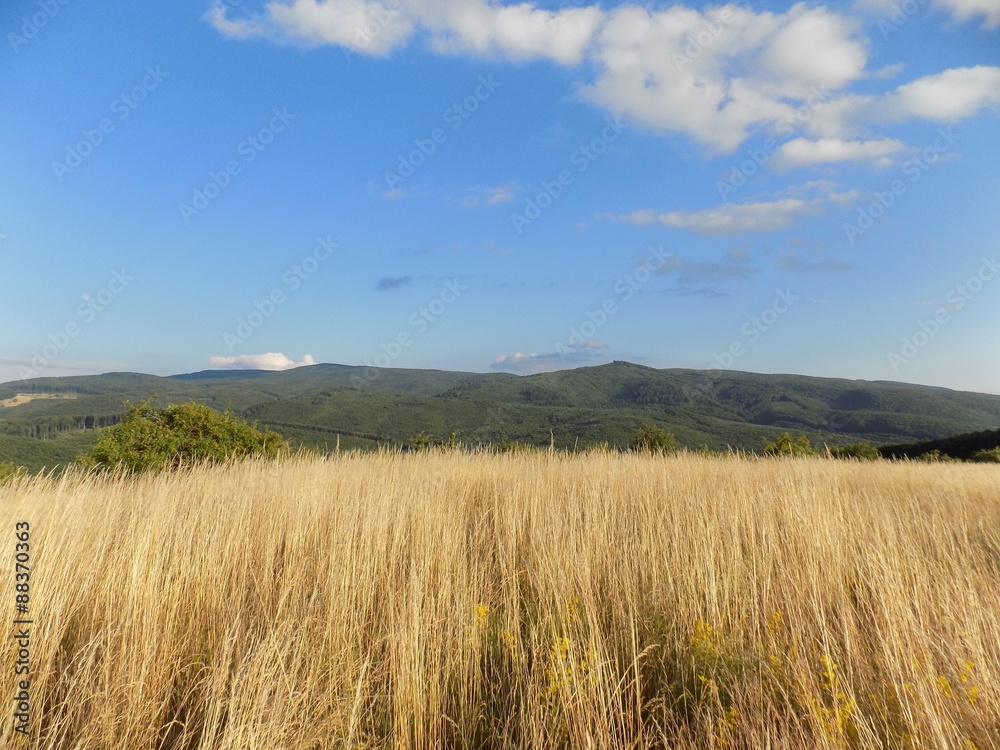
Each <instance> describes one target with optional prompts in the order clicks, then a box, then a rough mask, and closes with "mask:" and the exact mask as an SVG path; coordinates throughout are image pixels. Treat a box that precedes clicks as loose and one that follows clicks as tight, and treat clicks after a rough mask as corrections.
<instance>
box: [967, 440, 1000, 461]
mask: <svg viewBox="0 0 1000 750" xmlns="http://www.w3.org/2000/svg"><path fill="white" fill-rule="evenodd" d="M972 460H973V461H979V462H980V463H986V464H1000V445H998V446H997V447H996V448H990V449H989V450H982V451H978V452H976V453H975V454H973V456H972Z"/></svg>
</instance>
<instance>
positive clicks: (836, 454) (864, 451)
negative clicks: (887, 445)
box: [830, 442, 882, 461]
mask: <svg viewBox="0 0 1000 750" xmlns="http://www.w3.org/2000/svg"><path fill="white" fill-rule="evenodd" d="M830 455H831V456H832V457H833V458H854V459H858V460H859V461H875V460H877V459H879V458H881V457H882V454H881V453H879V452H878V448H876V447H875V446H874V445H872V444H871V443H868V442H863V443H851V444H850V445H845V446H843V447H840V448H830Z"/></svg>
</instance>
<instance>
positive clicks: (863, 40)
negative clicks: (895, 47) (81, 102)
mask: <svg viewBox="0 0 1000 750" xmlns="http://www.w3.org/2000/svg"><path fill="white" fill-rule="evenodd" d="M882 1H883V0H867V2H875V3H878V2H882ZM935 1H936V2H937V3H938V4H939V5H941V6H942V7H947V8H948V9H949V10H950V11H951V12H953V13H954V14H956V16H958V17H962V18H964V17H970V16H972V15H976V14H979V15H983V16H985V18H986V23H987V24H988V25H989V24H992V25H996V24H1000V0H935ZM227 13H229V14H228V15H227ZM231 16H232V17H231ZM208 20H209V21H210V23H212V24H213V25H214V26H215V28H217V29H218V30H219V31H220V32H221V33H223V34H225V35H227V36H230V37H233V38H240V39H244V38H247V37H252V36H263V37H268V38H272V39H277V40H285V41H293V42H296V41H297V42H300V43H304V44H314V45H317V44H333V45H339V46H341V47H343V48H344V49H345V50H349V51H352V52H356V53H360V54H368V55H374V56H385V55H388V54H390V53H392V52H393V51H395V50H397V49H399V48H401V47H403V46H405V45H406V44H408V43H410V42H411V41H412V40H414V39H421V40H424V41H425V43H426V44H427V45H428V46H429V48H430V49H432V50H433V51H435V52H437V53H439V54H466V55H473V56H476V57H487V58H493V57H503V58H508V59H513V60H535V59H548V60H551V61H553V62H555V63H557V64H560V65H564V66H567V67H576V66H580V65H582V64H583V63H589V64H590V65H591V66H592V68H593V70H594V77H593V79H592V80H590V81H589V82H587V81H584V82H583V84H582V85H581V86H580V87H579V93H580V94H581V95H582V96H583V97H584V98H586V99H588V100H589V101H591V102H593V103H594V104H596V105H598V106H600V107H602V108H604V109H606V110H608V111H609V112H610V113H611V114H612V115H614V116H620V117H625V118H627V119H629V120H631V121H632V122H634V123H636V124H638V125H641V126H644V127H646V128H648V129H650V130H653V131H655V132H661V133H673V134H680V135H683V136H686V137H687V138H689V139H691V140H692V141H694V142H696V143H698V144H701V145H702V146H704V147H706V148H707V149H709V150H711V151H713V152H731V151H734V150H735V149H737V148H738V147H739V146H740V144H741V143H742V142H743V141H744V140H745V139H746V138H747V137H748V136H749V135H751V134H753V133H756V132H769V133H772V134H780V135H782V136H784V137H791V136H793V135H794V130H793V129H792V128H793V127H797V126H795V125H793V123H798V125H799V126H801V127H802V128H803V129H804V131H805V132H806V133H809V134H811V135H812V137H813V138H814V139H815V138H819V139H828V140H841V141H859V142H864V143H866V144H868V145H867V146H866V147H865V148H868V149H870V148H873V146H871V144H872V143H878V142H883V143H884V142H887V141H888V140H889V139H888V138H886V137H885V136H882V135H880V134H878V133H874V132H872V129H873V128H877V127H879V126H884V125H891V124H895V123H900V122H904V121H906V120H909V119H913V118H921V119H929V120H934V121H942V122H950V121H954V120H957V119H961V118H964V117H970V116H972V115H975V114H977V113H979V112H981V111H982V110H983V109H985V108H988V107H991V106H996V105H997V104H998V103H1000V68H996V67H989V66H979V67H970V68H957V69H953V70H945V71H943V72H940V73H937V74H933V75H928V76H925V77H923V78H920V79H917V80H915V81H911V82H909V83H906V84H904V85H901V86H899V87H898V88H897V89H896V90H895V91H892V92H889V93H886V94H878V93H875V94H864V95H859V94H855V93H853V92H852V91H851V87H852V86H853V85H854V84H855V83H858V82H861V81H865V82H866V83H868V84H871V83H873V82H875V81H879V80H884V77H885V76H887V75H895V74H897V73H898V72H899V71H900V67H899V66H898V65H896V66H888V67H887V68H883V69H881V70H868V69H867V64H868V56H869V40H868V38H867V37H865V36H864V35H863V34H862V32H861V26H860V24H859V22H858V20H857V19H855V18H853V17H852V16H850V15H848V13H847V12H840V11H834V10H831V9H829V8H828V7H826V6H824V5H819V6H809V5H807V4H806V3H804V2H800V3H797V4H795V5H793V6H792V7H790V8H788V9H787V10H785V11H783V12H771V11H760V12H755V11H753V10H751V9H748V8H747V7H746V6H743V5H736V4H729V5H724V6H718V7H706V8H705V9H704V10H696V9H693V8H689V7H687V6H685V5H681V4H677V5H672V6H669V7H665V8H663V7H661V8H656V7H655V6H653V7H650V6H645V5H638V4H636V3H634V2H632V3H625V4H623V5H619V6H617V7H614V8H612V9H609V10H604V9H602V7H601V6H600V5H598V4H596V3H595V4H591V5H585V6H581V7H575V8H563V9H561V10H555V11H551V10H545V9H542V8H539V7H538V6H537V5H536V4H535V3H533V2H520V3H513V4H504V3H502V2H500V1H499V0H271V2H268V3H267V5H266V6H265V8H264V10H263V12H262V14H261V15H259V16H254V17H251V18H249V19H243V20H239V19H237V18H236V17H235V15H233V12H232V11H227V10H226V9H224V8H223V7H222V6H221V5H217V6H215V7H213V8H212V10H210V12H209V14H208ZM817 98H818V101H817ZM803 107H805V108H806V109H808V111H809V113H810V114H809V116H808V117H807V118H805V120H803V118H802V117H800V116H798V117H797V115H796V113H797V112H801V111H802V108H803ZM795 148H799V149H805V148H806V147H805V146H804V145H802V144H799V145H797V146H795V147H793V148H792V149H790V151H793V152H794V150H795ZM826 148H827V146H825V145H824V146H813V147H810V150H809V154H808V157H812V158H817V157H819V156H824V157H826V156H829V155H830V154H833V151H827V150H824V149H826ZM788 158H789V159H792V158H794V157H793V156H789V157H788ZM803 158H807V157H806V156H803ZM840 160H841V159H839V158H837V159H833V158H824V159H822V160H821V161H820V162H819V163H830V162H831V161H840ZM502 196H503V194H501V195H500V196H498V200H500V198H501V197H502ZM387 197H395V196H394V195H392V194H390V195H388V196H387Z"/></svg>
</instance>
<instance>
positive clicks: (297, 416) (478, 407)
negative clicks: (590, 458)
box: [0, 362, 1000, 468]
mask: <svg viewBox="0 0 1000 750" xmlns="http://www.w3.org/2000/svg"><path fill="white" fill-rule="evenodd" d="M150 397H155V398H154V403H156V404H158V405H164V404H166V403H177V402H181V401H189V400H190V401H196V402H199V403H204V404H208V405H209V406H212V407H213V408H216V409H220V410H223V409H227V408H231V409H232V410H233V411H234V412H236V413H237V414H239V415H241V416H244V417H246V418H248V419H251V420H256V421H258V422H260V424H261V425H262V426H268V427H271V428H273V429H276V430H278V431H279V432H281V433H283V434H284V435H286V436H287V437H289V438H291V439H292V440H293V442H296V443H302V444H308V445H315V446H318V447H321V448H322V447H324V446H326V447H331V446H332V445H334V444H335V443H336V442H337V440H338V438H339V440H340V443H341V446H342V447H375V446H376V445H379V444H402V443H405V442H407V441H408V440H410V439H411V438H412V437H413V436H414V435H415V434H416V433H418V432H423V433H427V434H434V435H448V434H449V433H452V432H458V433H460V437H461V439H462V440H463V441H465V442H466V443H472V444H477V443H497V442H501V441H526V442H532V443H536V444H548V442H549V440H550V435H552V436H554V439H555V441H556V444H557V446H561V447H569V446H573V445H587V444H590V443H596V442H602V441H607V442H609V443H611V444H613V445H619V446H624V445H627V444H628V443H629V441H630V440H631V437H632V435H633V433H634V432H635V430H636V429H637V428H638V427H640V426H645V425H657V426H660V427H662V428H664V429H666V430H668V431H670V432H673V433H674V434H676V435H677V437H678V439H679V440H680V441H681V443H682V444H685V445H688V446H691V447H694V446H698V445H702V444H704V445H707V446H709V447H710V448H725V447H726V446H732V447H734V448H742V449H747V450H760V449H761V448H762V446H763V444H764V441H765V440H769V439H773V438H774V437H776V436H777V435H778V434H779V433H781V432H784V431H789V432H792V433H794V434H804V435H807V436H808V437H809V438H810V440H811V441H812V442H813V443H814V444H817V445H822V444H823V443H827V444H829V445H842V444H845V443H850V442H855V441H859V440H868V441H870V442H873V443H876V444H886V443H895V444H901V443H912V442H916V441H921V440H931V439H938V438H943V437H947V436H951V435H955V434H958V433H967V432H973V431H981V430H995V429H997V428H1000V396H993V395H986V394H978V393H966V392H959V391H952V390H948V389H945V388H931V387H926V386H918V385H908V384H905V383H890V382H871V381H858V380H842V379H832V378H815V377H805V376H799V375H761V374H755V373H747V372H731V371H729V372H716V373H715V374H714V375H712V374H709V373H706V372H704V371H699V370H680V369H669V370H657V369H653V368H650V367H644V366H642V365H636V364H631V363H628V362H613V363H611V364H607V365H601V366H597V367H583V368H577V369H574V370H562V371H559V372H552V373H541V374H536V375H528V376H517V375H512V374H508V373H470V372H448V371H442V370H405V369H374V368H364V367H350V366H346V365H334V364H324V365H315V366H312V367H302V368H298V369H295V370H289V371H285V372H264V371H208V372H200V373H191V374H186V375H177V376H172V377H157V376H152V375H141V374H135V373H109V374H106V375H95V376H82V377H65V378H37V379H33V380H25V381H18V382H13V383H4V384H0V402H3V403H5V404H8V405H4V406H2V407H0V461H4V460H9V461H15V462H17V463H21V464H24V465H27V466H29V467H35V468H36V467H38V466H40V465H43V464H44V465H52V464H55V463H63V462H65V461H67V460H70V459H72V457H73V456H75V455H76V454H77V453H78V452H79V451H80V450H82V449H85V448H86V446H87V445H89V443H90V442H91V441H92V440H93V439H94V437H95V435H96V431H97V429H98V428H100V427H104V426H107V425H111V424H114V423H115V422H116V421H117V420H118V419H119V418H120V416H121V415H122V414H123V413H124V406H123V403H124V402H125V401H132V402H138V401H141V400H143V399H147V398H150Z"/></svg>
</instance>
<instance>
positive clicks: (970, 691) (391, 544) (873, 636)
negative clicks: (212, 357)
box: [0, 450, 1000, 750]
mask: <svg viewBox="0 0 1000 750" xmlns="http://www.w3.org/2000/svg"><path fill="white" fill-rule="evenodd" d="M998 479H1000V473H998V469H997V467H996V466H995V465H987V464H933V463H919V462H893V463H890V462H883V461H875V462H853V461H831V460H825V459H821V458H797V459H775V458H761V457H753V456H740V455H729V456H699V455H695V454H691V453H680V454H677V455H672V456H651V455H641V454H636V453H617V452H607V451H592V452H588V453H583V454H576V455H573V454H564V453H548V452H544V451H541V452H525V453H508V454H495V453H488V452H470V451H448V450H440V451H435V450H432V451H427V452H421V453H408V454H404V453H399V452H387V451H383V452H381V453H367V454H362V453H350V452H348V453H341V454H339V455H333V456H329V457H326V458H319V457H307V456H299V457H293V458H289V459H287V460H283V461H257V460H253V461H245V462H241V463H236V464H230V465H223V466H216V467H203V468H193V469H189V470H182V471H175V472H167V473H159V474H147V475H142V476H138V477H131V478H129V477H118V478H115V477H101V476H98V475H94V474H86V473H83V472H82V471H80V470H70V471H68V472H66V473H64V474H62V475H59V476H53V477H49V478H47V477H45V476H35V477H23V478H19V479H14V480H12V481H9V482H7V483H6V484H0V528H4V529H7V530H9V533H8V532H4V534H3V535H2V538H4V539H5V540H7V541H5V542H3V544H2V547H0V548H2V553H0V554H2V559H3V560H4V561H5V563H4V564H5V566H6V570H5V571H4V572H2V573H0V603H2V604H0V612H3V613H5V614H4V615H3V617H4V619H9V621H11V622H12V621H13V619H14V618H15V617H16V616H17V615H16V613H15V610H14V601H15V589H14V586H15V582H14V549H15V548H14V544H15V541H16V540H15V538H14V528H15V523H16V522H18V521H23V520H27V521H29V522H30V524H31V567H32V573H31V582H30V583H31V587H30V588H31V591H30V613H29V615H30V617H31V618H32V619H33V620H34V624H33V625H32V628H33V629H32V638H31V673H30V705H31V714H30V722H29V728H28V729H29V734H28V737H27V738H25V737H21V736H19V735H17V734H16V733H14V731H13V721H12V714H13V712H14V708H13V706H14V705H15V703H14V702H12V701H9V700H7V701H6V703H5V708H4V712H5V713H4V715H3V718H4V724H3V726H2V730H0V735H2V738H3V739H2V743H3V745H4V746H5V747H31V748H53V749H55V748H66V749H67V750H69V749H71V748H72V749H74V750H75V749H77V748H79V749H80V750H84V749H90V748H94V749H97V748H164V749H171V750H180V749H182V748H183V749H185V750H186V749H189V748H190V749H194V748H203V749H204V750H208V749H209V748H212V749H213V750H214V749H223V748H232V749H233V750H236V749H237V748H239V749H240V750H243V749H246V748H267V749H268V750H270V749H271V748H303V749H306V748H309V749H312V748H316V749H319V748H334V747H354V748H435V747H447V748H451V747H455V748H523V747H534V748H551V747H574V748H576V747H579V748H645V747H663V748H667V747H669V748H763V747H770V748H843V747H872V748H875V747H889V748H980V749H981V750H982V749H985V748H990V747H996V746H1000V482H998ZM7 571H9V572H7ZM11 627H12V626H11ZM17 653H18V649H17V644H16V642H15V641H13V640H12V639H10V638H7V639H5V641H4V645H3V648H2V652H0V660H2V663H0V689H2V694H3V696H4V698H5V699H7V698H8V697H9V696H13V695H14V694H15V693H16V691H17V685H16V680H17V679H22V678H18V677H16V676H15V660H16V658H17Z"/></svg>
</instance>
